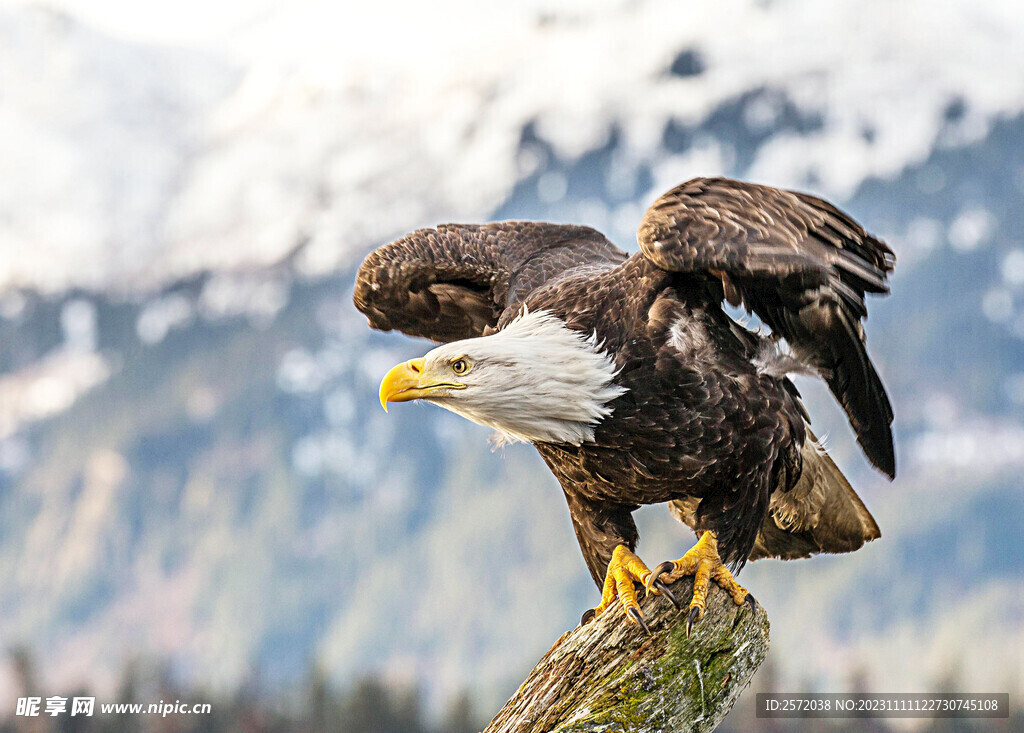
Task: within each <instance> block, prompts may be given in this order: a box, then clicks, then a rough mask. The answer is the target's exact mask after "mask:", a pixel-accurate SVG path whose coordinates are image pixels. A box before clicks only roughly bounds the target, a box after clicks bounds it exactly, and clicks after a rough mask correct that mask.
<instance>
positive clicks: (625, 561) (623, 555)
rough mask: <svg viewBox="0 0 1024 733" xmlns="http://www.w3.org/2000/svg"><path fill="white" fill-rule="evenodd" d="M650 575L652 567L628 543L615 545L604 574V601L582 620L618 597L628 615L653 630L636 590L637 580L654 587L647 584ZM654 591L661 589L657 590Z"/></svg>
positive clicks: (631, 619) (593, 615)
mask: <svg viewBox="0 0 1024 733" xmlns="http://www.w3.org/2000/svg"><path fill="white" fill-rule="evenodd" d="M650 577H651V571H650V569H649V568H648V567H647V566H646V565H645V564H644V561H643V560H641V559H640V558H639V557H637V556H636V554H635V553H634V552H633V551H632V550H630V549H629V548H628V547H626V546H625V545H619V546H618V547H616V548H615V550H614V551H613V552H612V559H611V562H609V563H608V573H607V574H606V575H605V578H604V589H603V590H602V591H601V603H600V604H599V605H598V606H597V607H596V608H593V609H590V610H589V611H587V612H586V613H584V614H583V618H581V619H580V624H581V625H583V624H586V623H588V622H589V621H591V620H593V619H594V618H596V617H597V616H600V615H601V614H602V613H603V612H604V610H605V609H606V608H608V607H609V606H611V605H612V604H613V603H614V602H615V599H618V600H619V603H620V604H621V605H622V611H623V613H625V614H626V618H627V619H629V620H630V621H631V622H632V623H635V624H636V625H638V626H640V627H641V628H642V629H643V630H644V631H645V632H647V633H648V634H650V633H651V630H650V629H649V628H648V627H647V623H646V621H644V615H643V612H642V611H641V610H640V603H639V601H638V599H637V593H636V584H637V583H641V584H642V585H644V587H645V588H648V591H650V590H651V589H650V588H649V587H648V586H647V580H648V579H649V578H650ZM654 592H655V593H658V591H657V590H655V591H654Z"/></svg>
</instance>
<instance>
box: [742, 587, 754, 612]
mask: <svg viewBox="0 0 1024 733" xmlns="http://www.w3.org/2000/svg"><path fill="white" fill-rule="evenodd" d="M743 602H744V603H746V604H747V605H748V606H750V610H751V611H756V610H757V599H756V598H754V594H753V593H750V592H749V591H748V592H747V597H746V598H744V599H743Z"/></svg>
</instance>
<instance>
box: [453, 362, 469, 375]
mask: <svg viewBox="0 0 1024 733" xmlns="http://www.w3.org/2000/svg"><path fill="white" fill-rule="evenodd" d="M452 371H453V372H455V373H456V374H465V373H466V372H468V371H469V362H467V361H466V360H465V359H456V360H455V361H453V362H452Z"/></svg>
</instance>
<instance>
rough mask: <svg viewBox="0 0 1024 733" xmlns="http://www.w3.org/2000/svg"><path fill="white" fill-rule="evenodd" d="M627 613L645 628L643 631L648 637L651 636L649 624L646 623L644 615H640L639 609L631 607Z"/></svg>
mask: <svg viewBox="0 0 1024 733" xmlns="http://www.w3.org/2000/svg"><path fill="white" fill-rule="evenodd" d="M626 613H628V614H629V615H630V617H631V618H632V619H633V620H634V621H636V622H637V623H638V624H640V626H641V627H642V628H643V630H644V631H645V632H646V633H647V635H648V636H650V635H651V630H650V629H649V628H647V622H646V621H644V615H643V614H642V613H640V609H639V608H636V607H635V606H630V607H629V609H628V610H627V611H626Z"/></svg>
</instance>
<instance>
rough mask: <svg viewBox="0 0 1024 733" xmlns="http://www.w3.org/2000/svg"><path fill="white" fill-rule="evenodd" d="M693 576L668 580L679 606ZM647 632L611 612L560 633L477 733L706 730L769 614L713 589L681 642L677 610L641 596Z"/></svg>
mask: <svg viewBox="0 0 1024 733" xmlns="http://www.w3.org/2000/svg"><path fill="white" fill-rule="evenodd" d="M692 589H693V579H692V578H684V579H682V580H679V581H678V582H676V583H675V584H674V585H672V586H671V590H672V593H673V595H675V597H676V598H678V599H679V600H680V601H681V602H688V601H689V598H690V596H691V594H692ZM640 605H641V608H642V609H643V612H644V616H645V617H646V619H647V625H648V626H649V627H650V629H651V633H652V635H651V636H647V635H645V634H644V632H643V630H642V629H640V628H639V627H638V626H635V625H634V624H631V623H628V622H627V621H626V620H625V618H624V617H623V614H622V613H621V611H620V610H619V609H618V608H616V609H613V610H609V611H608V612H607V613H604V614H602V615H601V617H600V618H598V619H597V620H595V621H593V622H591V623H589V624H587V625H586V626H583V627H577V628H576V629H573V630H572V631H567V632H566V633H564V634H562V636H561V637H560V638H559V639H558V641H556V642H555V645H554V646H553V647H551V649H550V650H548V652H547V654H545V655H544V656H543V658H541V660H540V661H539V662H538V663H537V666H536V667H534V668H533V671H532V672H530V675H529V676H528V677H527V678H526V681H525V682H523V684H522V685H521V686H520V688H519V690H518V691H517V692H516V694H515V695H513V696H512V699H510V700H509V701H508V702H507V703H505V706H504V707H503V708H502V709H501V711H500V712H499V713H498V714H497V715H496V716H495V717H494V720H492V721H491V723H490V725H488V726H487V729H486V731H484V733H512V732H513V731H514V732H515V733H551V732H557V733H570V732H573V733H576V732H582V731H602V732H607V733H612V732H621V733H627V732H628V733H639V732H640V731H643V732H645V733H646V732H647V731H651V732H653V731H666V732H667V731H685V732H687V733H704V732H705V731H711V730H714V728H715V727H716V726H717V725H718V724H719V723H720V722H721V721H722V718H724V717H725V715H726V713H728V712H729V710H730V709H731V708H732V706H733V703H735V702H736V699H737V698H738V697H739V694H740V692H742V690H743V688H745V687H746V686H747V685H748V684H749V682H750V678H751V677H752V676H753V674H754V672H755V671H756V670H757V668H758V667H759V666H761V662H763V661H764V658H765V655H767V653H768V615H767V614H766V613H765V612H764V609H762V608H761V607H760V606H758V608H757V611H751V609H750V607H749V606H742V607H741V606H737V605H736V604H735V603H733V601H732V599H731V598H730V597H729V596H728V595H727V594H726V593H725V591H723V590H721V589H720V588H718V587H717V586H715V585H712V588H711V592H710V593H709V595H708V605H707V613H706V614H705V616H704V618H703V620H702V621H701V622H700V623H699V624H697V625H696V626H695V627H694V629H693V632H692V634H691V635H690V637H689V638H687V636H686V613H685V611H677V610H676V609H675V607H674V606H673V605H672V604H671V603H669V602H668V600H667V599H665V598H661V597H657V596H650V597H648V598H645V599H644V600H643V601H641V604H640Z"/></svg>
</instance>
